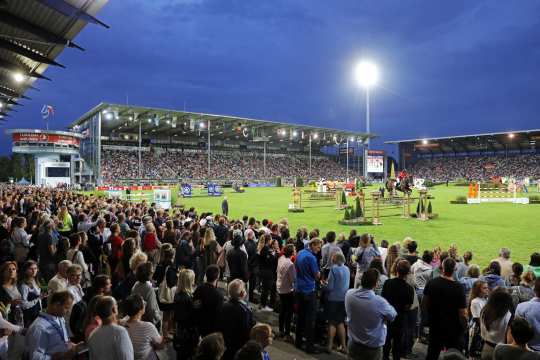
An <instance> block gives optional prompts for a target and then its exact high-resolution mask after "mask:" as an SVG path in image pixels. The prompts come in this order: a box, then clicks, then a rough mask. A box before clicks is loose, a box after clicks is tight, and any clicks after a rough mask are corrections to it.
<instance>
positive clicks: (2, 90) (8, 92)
mask: <svg viewBox="0 0 540 360" xmlns="http://www.w3.org/2000/svg"><path fill="white" fill-rule="evenodd" d="M2 94H3V95H5V96H7V97H21V98H23V99H28V100H32V99H31V98H29V97H28V96H26V95H24V94H22V93H18V92H16V91H14V90H12V89H10V88H7V87H5V86H4V85H1V84H0V95H2Z"/></svg>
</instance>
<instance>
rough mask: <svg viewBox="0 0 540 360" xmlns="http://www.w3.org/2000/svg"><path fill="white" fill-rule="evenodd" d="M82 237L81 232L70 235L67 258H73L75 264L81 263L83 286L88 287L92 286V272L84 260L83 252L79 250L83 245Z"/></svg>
mask: <svg viewBox="0 0 540 360" xmlns="http://www.w3.org/2000/svg"><path fill="white" fill-rule="evenodd" d="M81 241H82V239H81V237H80V236H79V234H71V236H70V237H69V250H68V251H67V258H68V259H69V260H71V262H72V263H73V264H76V265H79V266H80V267H81V269H82V279H81V286H82V287H84V288H87V287H89V286H90V284H91V283H90V281H91V279H90V272H89V271H88V265H87V264H86V261H84V255H83V252H82V251H80V250H79V246H80V245H81Z"/></svg>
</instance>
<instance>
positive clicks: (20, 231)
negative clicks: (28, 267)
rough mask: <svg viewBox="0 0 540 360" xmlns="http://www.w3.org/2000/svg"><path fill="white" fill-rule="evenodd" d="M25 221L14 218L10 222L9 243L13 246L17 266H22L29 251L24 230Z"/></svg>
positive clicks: (28, 240)
mask: <svg viewBox="0 0 540 360" xmlns="http://www.w3.org/2000/svg"><path fill="white" fill-rule="evenodd" d="M26 226H27V225H26V219H25V218H23V217H16V218H15V219H13V220H12V221H11V243H12V244H13V246H14V254H15V261H17V263H18V264H22V263H23V262H24V261H25V260H26V258H27V256H28V252H29V249H30V238H31V237H32V236H31V235H28V234H27V233H26V231H25V230H24V229H25V228H26Z"/></svg>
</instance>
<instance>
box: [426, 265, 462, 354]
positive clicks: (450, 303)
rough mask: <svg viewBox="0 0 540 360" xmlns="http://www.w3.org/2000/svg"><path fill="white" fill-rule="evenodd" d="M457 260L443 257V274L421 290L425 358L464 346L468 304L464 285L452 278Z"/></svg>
mask: <svg viewBox="0 0 540 360" xmlns="http://www.w3.org/2000/svg"><path fill="white" fill-rule="evenodd" d="M455 267H456V262H455V261H454V260H453V259H452V258H446V259H445V260H444V261H443V263H442V270H443V272H442V274H441V276H438V277H436V278H434V279H432V280H430V281H429V282H428V283H427V285H426V287H425V289H424V298H423V302H422V305H423V306H424V307H425V309H426V310H425V311H426V312H427V316H428V319H429V345H428V352H427V357H426V359H427V360H436V359H438V358H439V354H440V352H441V350H442V349H443V348H444V347H446V348H448V349H449V348H455V349H458V350H461V349H463V339H464V331H465V329H466V323H467V317H466V309H467V304H466V300H465V292H464V291H463V287H462V286H461V285H460V284H459V283H457V282H456V281H455V280H454V269H455Z"/></svg>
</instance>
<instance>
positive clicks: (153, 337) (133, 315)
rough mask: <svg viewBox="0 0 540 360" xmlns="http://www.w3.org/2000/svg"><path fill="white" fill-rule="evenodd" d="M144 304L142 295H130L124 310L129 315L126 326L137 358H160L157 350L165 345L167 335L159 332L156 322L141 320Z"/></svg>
mask: <svg viewBox="0 0 540 360" xmlns="http://www.w3.org/2000/svg"><path fill="white" fill-rule="evenodd" d="M144 306H145V305H144V300H143V299H142V297H141V296H140V295H137V294H134V295H130V296H128V298H127V299H126V300H125V301H124V303H123V308H124V312H125V314H126V315H127V316H128V320H127V321H126V323H125V325H124V326H125V327H126V329H127V332H128V334H129V337H130V339H131V343H132V345H133V352H134V355H135V358H134V359H135V360H159V359H158V357H157V355H156V351H155V350H159V349H162V348H164V347H165V337H163V336H161V335H160V334H159V332H158V330H157V329H156V327H155V326H154V324H152V323H150V322H147V321H141V318H142V316H143V315H144Z"/></svg>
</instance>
